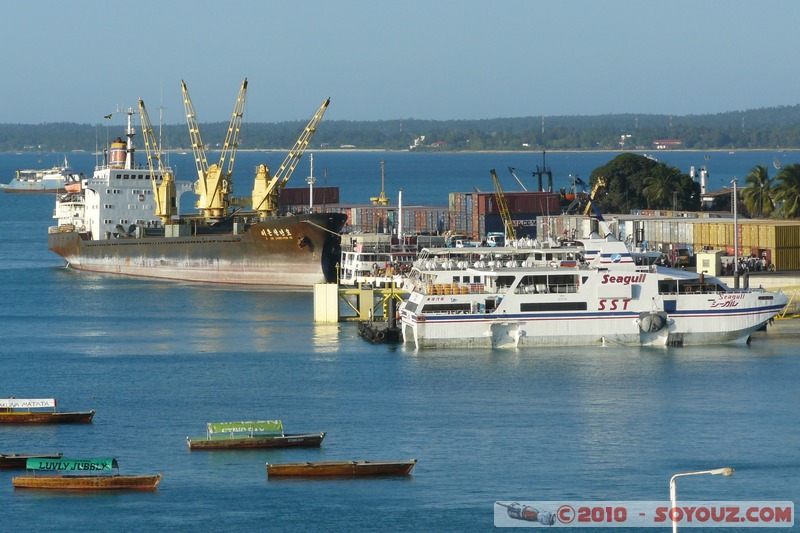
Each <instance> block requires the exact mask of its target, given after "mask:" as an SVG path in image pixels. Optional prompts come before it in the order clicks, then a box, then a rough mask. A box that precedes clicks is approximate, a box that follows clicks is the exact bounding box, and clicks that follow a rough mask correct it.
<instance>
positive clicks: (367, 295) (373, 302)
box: [314, 283, 408, 323]
mask: <svg viewBox="0 0 800 533" xmlns="http://www.w3.org/2000/svg"><path fill="white" fill-rule="evenodd" d="M407 297H408V291H405V290H403V289H402V288H400V287H397V286H396V285H395V284H394V283H392V284H390V285H389V286H384V287H373V286H372V285H368V284H362V285H359V286H358V287H346V286H342V285H339V284H337V283H318V284H316V285H314V322H320V323H326V322H327V323H335V322H366V321H377V320H378V319H380V320H386V319H388V317H389V316H390V311H391V310H392V309H396V305H397V304H399V303H400V302H402V301H403V300H404V299H405V298H407ZM392 302H393V303H392Z"/></svg>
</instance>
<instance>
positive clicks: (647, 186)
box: [642, 165, 679, 209]
mask: <svg viewBox="0 0 800 533" xmlns="http://www.w3.org/2000/svg"><path fill="white" fill-rule="evenodd" d="M676 172H677V169H673V168H670V167H667V166H666V165H658V166H657V167H654V168H653V170H652V174H651V175H650V176H648V177H646V178H645V179H644V180H643V182H642V183H643V184H644V188H643V189H642V195H644V197H645V199H646V200H647V207H648V209H650V208H652V209H661V208H664V207H667V206H669V205H670V202H671V201H672V198H673V193H675V192H679V191H678V180H677V178H678V177H677V176H676V175H675V173H676ZM673 207H677V206H673Z"/></svg>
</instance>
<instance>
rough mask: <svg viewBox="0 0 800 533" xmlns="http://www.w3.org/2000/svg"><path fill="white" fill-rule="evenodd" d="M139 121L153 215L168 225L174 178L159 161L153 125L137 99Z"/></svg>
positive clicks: (174, 204) (173, 211)
mask: <svg viewBox="0 0 800 533" xmlns="http://www.w3.org/2000/svg"><path fill="white" fill-rule="evenodd" d="M139 119H140V120H141V122H142V137H143V138H144V149H145V152H147V166H148V167H149V169H150V180H151V181H152V183H153V196H154V197H155V201H156V209H155V215H156V216H157V217H159V218H160V219H161V223H162V224H164V225H167V224H170V223H171V221H172V215H174V214H176V211H177V196H176V193H175V178H174V176H173V175H172V170H171V169H170V168H168V167H167V166H166V165H164V163H163V162H162V161H161V145H160V144H157V143H156V136H155V133H154V132H153V125H152V124H151V123H150V117H149V115H148V114H147V108H146V107H145V106H144V100H142V99H141V98H139ZM153 159H155V160H156V162H157V163H158V170H159V171H160V173H161V184H160V185H159V184H157V183H156V182H157V180H156V174H155V167H154V165H153Z"/></svg>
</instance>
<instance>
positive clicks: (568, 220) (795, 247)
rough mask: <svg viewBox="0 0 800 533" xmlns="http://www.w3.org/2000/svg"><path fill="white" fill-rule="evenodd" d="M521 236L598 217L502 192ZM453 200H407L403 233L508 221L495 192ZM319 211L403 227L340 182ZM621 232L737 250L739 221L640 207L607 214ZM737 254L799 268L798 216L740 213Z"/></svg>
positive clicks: (481, 227) (581, 225) (467, 230)
mask: <svg viewBox="0 0 800 533" xmlns="http://www.w3.org/2000/svg"><path fill="white" fill-rule="evenodd" d="M505 197H506V201H507V203H508V207H509V211H510V213H511V217H512V219H513V220H514V225H515V229H516V231H517V236H518V237H530V238H538V239H540V240H545V239H547V238H548V237H550V238H552V239H555V240H557V239H560V238H567V239H571V238H572V237H573V236H575V237H581V236H585V235H588V233H589V232H590V231H592V230H593V229H596V224H597V221H596V220H595V219H594V218H593V217H588V216H584V215H582V214H575V215H562V214H560V213H561V210H562V207H561V197H560V195H559V194H556V193H549V192H514V193H505ZM448 200H449V201H448V205H447V206H446V207H445V206H440V207H431V206H403V208H402V212H403V214H402V217H403V224H402V228H403V233H404V234H406V235H410V234H428V235H431V234H434V235H436V234H443V233H447V232H450V233H458V234H464V235H467V236H468V237H469V238H471V239H473V240H476V241H480V240H483V239H484V238H485V237H486V234H487V233H489V232H493V231H500V232H502V231H503V222H502V218H501V216H500V214H499V210H498V208H497V202H496V199H495V195H494V194H493V193H483V192H463V193H450V195H449V199H448ZM281 203H282V205H284V206H286V208H287V210H288V211H294V212H296V211H301V210H304V209H305V210H307V209H308V208H309V190H308V189H307V188H296V189H289V188H287V189H285V190H284V191H283V195H282V196H281ZM313 209H314V210H315V211H323V210H327V211H332V212H339V213H345V214H346V215H347V216H348V220H347V225H346V226H345V230H346V231H347V232H351V233H392V232H393V231H395V230H396V229H397V227H398V207H397V206H388V205H387V206H383V205H372V204H363V205H361V204H342V203H339V190H338V187H317V188H315V189H314V203H313ZM604 218H605V220H606V222H607V223H608V225H609V228H610V230H611V231H612V232H614V234H615V235H617V237H619V238H620V239H622V240H626V241H629V242H631V243H632V244H634V245H636V246H641V245H643V244H646V245H647V249H648V250H657V251H661V252H663V253H665V254H670V253H671V252H672V251H673V250H675V249H679V248H680V249H688V250H689V252H690V253H697V252H699V251H701V250H720V251H722V252H724V253H725V254H726V255H728V256H733V255H734V253H735V252H736V250H735V246H734V242H735V241H734V220H733V215H732V214H730V213H719V212H704V211H701V212H683V211H668V210H646V209H642V210H637V211H635V212H633V213H630V214H604ZM738 226H739V236H738V253H739V256H740V257H756V258H759V259H761V258H764V259H765V261H766V262H767V263H768V264H772V265H774V267H775V270H779V271H786V270H800V221H794V220H765V219H761V220H756V219H742V218H740V219H739V220H738Z"/></svg>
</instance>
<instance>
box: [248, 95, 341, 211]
mask: <svg viewBox="0 0 800 533" xmlns="http://www.w3.org/2000/svg"><path fill="white" fill-rule="evenodd" d="M330 103H331V99H330V98H328V99H327V100H325V101H324V102H323V103H322V105H321V106H320V107H319V109H317V112H316V113H314V116H313V117H311V120H309V121H308V124H307V125H306V127H305V129H304V130H303V133H301V134H300V137H299V138H298V139H297V142H295V143H294V146H293V147H292V149H291V150H289V153H288V154H287V155H286V158H285V159H284V160H283V163H282V164H281V166H280V167H279V168H278V171H277V172H276V173H275V175H274V176H272V175H270V171H269V167H268V166H267V165H264V164H261V165H258V168H257V169H256V178H255V182H254V183H253V195H252V196H253V210H254V211H256V213H258V216H259V217H261V218H265V217H268V216H271V215H274V214H275V212H276V211H277V210H278V198H280V195H281V193H282V192H283V189H284V188H285V187H286V182H288V181H289V178H291V177H292V174H293V173H294V169H295V167H296V166H297V163H299V162H300V158H301V157H303V153H304V152H305V151H306V148H307V147H308V143H309V142H311V138H312V137H313V136H314V134H315V133H316V132H317V126H318V125H319V123H320V121H321V120H322V116H323V115H324V114H325V111H326V110H327V109H328V104H330Z"/></svg>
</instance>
